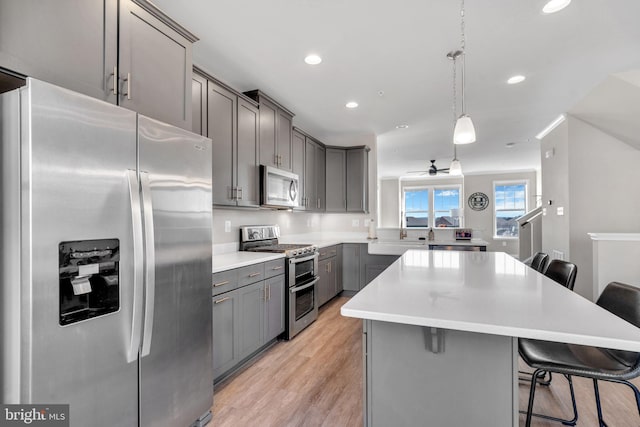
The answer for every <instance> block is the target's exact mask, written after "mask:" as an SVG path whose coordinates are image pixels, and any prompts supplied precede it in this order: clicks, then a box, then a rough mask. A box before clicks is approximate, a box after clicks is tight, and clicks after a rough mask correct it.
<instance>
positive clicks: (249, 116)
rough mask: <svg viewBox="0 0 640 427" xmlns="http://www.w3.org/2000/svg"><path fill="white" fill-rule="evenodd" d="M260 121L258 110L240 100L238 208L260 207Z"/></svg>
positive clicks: (237, 150) (237, 179)
mask: <svg viewBox="0 0 640 427" xmlns="http://www.w3.org/2000/svg"><path fill="white" fill-rule="evenodd" d="M259 120H260V116H259V112H258V109H257V108H256V107H255V106H254V105H252V104H250V103H249V102H247V101H245V100H244V99H242V98H238V119H237V122H238V134H237V144H238V145H237V148H236V153H237V159H236V168H237V169H236V174H235V175H236V177H235V178H236V186H237V187H238V190H237V192H238V195H237V203H238V206H259V205H260V194H259V185H260V177H259V175H258V171H259V170H260V168H259V166H260V163H259V162H260V160H259V158H258V155H259V146H258V142H259V139H258V138H259V132H260V122H259Z"/></svg>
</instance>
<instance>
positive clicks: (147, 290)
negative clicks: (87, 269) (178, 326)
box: [140, 172, 156, 357]
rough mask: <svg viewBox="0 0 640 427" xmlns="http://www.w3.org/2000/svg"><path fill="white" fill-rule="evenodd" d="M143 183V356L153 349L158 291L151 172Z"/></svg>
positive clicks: (143, 175) (145, 173) (142, 175)
mask: <svg viewBox="0 0 640 427" xmlns="http://www.w3.org/2000/svg"><path fill="white" fill-rule="evenodd" d="M140 183H141V185H142V213H143V216H144V248H145V249H144V251H145V264H144V265H145V266H144V299H145V301H144V327H143V333H142V352H141V354H140V356H141V357H145V356H148V355H149V352H150V351H151V336H152V332H153V314H154V307H155V305H154V303H155V293H156V262H155V239H154V231H153V230H154V228H153V203H152V202H151V185H150V184H149V173H148V172H140Z"/></svg>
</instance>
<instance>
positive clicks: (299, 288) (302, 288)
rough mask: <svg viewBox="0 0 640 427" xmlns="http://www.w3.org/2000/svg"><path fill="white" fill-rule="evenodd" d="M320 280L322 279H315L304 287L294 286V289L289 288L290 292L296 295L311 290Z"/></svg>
mask: <svg viewBox="0 0 640 427" xmlns="http://www.w3.org/2000/svg"><path fill="white" fill-rule="evenodd" d="M318 280H320V278H319V277H316V278H315V279H313V280H312V281H310V282H309V283H305V284H304V285H302V286H294V287H293V288H289V292H291V293H292V294H295V293H296V292H298V291H302V290H304V289H307V288H310V287H312V286H313V285H315V284H316V283H317V282H318Z"/></svg>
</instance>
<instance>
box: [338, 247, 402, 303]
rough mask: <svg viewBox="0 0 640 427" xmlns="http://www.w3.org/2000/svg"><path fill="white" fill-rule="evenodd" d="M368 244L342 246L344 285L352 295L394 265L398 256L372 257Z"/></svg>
mask: <svg viewBox="0 0 640 427" xmlns="http://www.w3.org/2000/svg"><path fill="white" fill-rule="evenodd" d="M367 247H368V245H367V244H366V243H344V244H343V245H342V266H341V269H342V285H343V290H344V291H347V292H349V293H351V294H353V293H355V292H358V291H359V290H360V289H362V288H364V287H365V286H366V285H368V284H369V282H371V281H372V280H373V279H375V278H376V277H378V275H379V274H380V273H382V272H383V271H384V270H386V269H387V267H389V266H390V265H391V264H393V263H394V262H395V261H396V260H397V259H398V258H399V256H397V255H371V254H369V253H368V250H367Z"/></svg>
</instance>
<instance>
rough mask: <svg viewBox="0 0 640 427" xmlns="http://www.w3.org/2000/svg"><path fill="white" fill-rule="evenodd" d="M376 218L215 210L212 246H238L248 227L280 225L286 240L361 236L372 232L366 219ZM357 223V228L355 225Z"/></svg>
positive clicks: (369, 215) (270, 211) (328, 214)
mask: <svg viewBox="0 0 640 427" xmlns="http://www.w3.org/2000/svg"><path fill="white" fill-rule="evenodd" d="M373 217H374V215H373V214H371V213H370V214H362V213H361V214H330V213H312V212H303V211H300V212H296V211H294V212H289V211H286V210H282V211H278V210H267V209H265V210H240V209H219V208H214V209H213V243H214V244H223V243H226V244H228V243H238V242H239V237H240V235H239V233H240V232H239V229H240V227H242V226H245V225H265V224H266V225H269V224H277V225H279V226H280V232H281V234H282V235H283V236H287V235H291V234H302V233H310V232H318V231H323V232H341V231H342V232H362V233H366V232H367V231H368V230H369V227H368V225H367V226H365V225H364V223H365V219H371V218H373ZM225 221H229V222H230V230H231V231H230V232H226V231H225ZM356 221H357V225H356Z"/></svg>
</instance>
